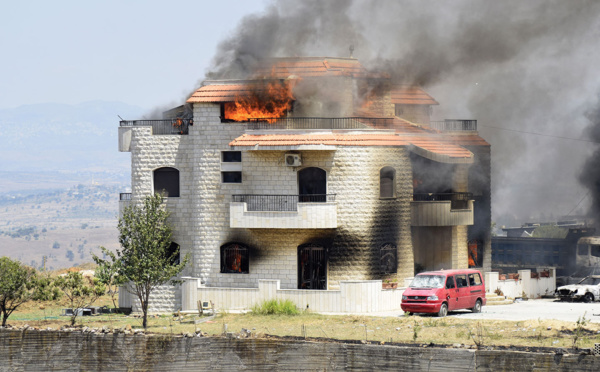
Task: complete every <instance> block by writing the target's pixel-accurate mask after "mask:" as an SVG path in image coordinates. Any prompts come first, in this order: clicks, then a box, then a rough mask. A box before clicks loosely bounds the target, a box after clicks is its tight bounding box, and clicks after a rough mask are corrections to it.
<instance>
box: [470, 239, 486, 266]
mask: <svg viewBox="0 0 600 372" xmlns="http://www.w3.org/2000/svg"><path fill="white" fill-rule="evenodd" d="M467 248H468V253H469V268H471V267H482V266H483V242H482V241H481V240H471V241H469V243H468V244H467Z"/></svg>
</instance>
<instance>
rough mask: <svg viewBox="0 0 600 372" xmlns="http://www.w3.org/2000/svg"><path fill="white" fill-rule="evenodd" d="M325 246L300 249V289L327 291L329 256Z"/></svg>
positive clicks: (315, 245)
mask: <svg viewBox="0 0 600 372" xmlns="http://www.w3.org/2000/svg"><path fill="white" fill-rule="evenodd" d="M326 253H327V252H326V250H325V248H324V247H323V246H320V245H317V244H305V245H301V246H300V247H298V288H299V289H327V254H326Z"/></svg>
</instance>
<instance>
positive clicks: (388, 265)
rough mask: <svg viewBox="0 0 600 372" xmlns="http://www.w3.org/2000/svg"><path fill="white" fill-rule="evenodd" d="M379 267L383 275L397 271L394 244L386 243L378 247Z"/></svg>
mask: <svg viewBox="0 0 600 372" xmlns="http://www.w3.org/2000/svg"><path fill="white" fill-rule="evenodd" d="M379 267H380V269H381V273H382V274H384V275H385V274H395V273H396V272H398V249H397V248H396V245H394V244H391V243H386V244H384V245H382V246H381V247H379Z"/></svg>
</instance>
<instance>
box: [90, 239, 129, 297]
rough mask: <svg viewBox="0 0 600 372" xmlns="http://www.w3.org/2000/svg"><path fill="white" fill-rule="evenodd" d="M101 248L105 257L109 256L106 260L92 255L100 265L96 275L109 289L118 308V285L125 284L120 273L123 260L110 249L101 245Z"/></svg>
mask: <svg viewBox="0 0 600 372" xmlns="http://www.w3.org/2000/svg"><path fill="white" fill-rule="evenodd" d="M100 249H101V250H102V253H103V257H108V259H107V260H104V259H102V258H100V257H98V256H96V255H95V254H94V255H92V258H93V259H94V262H95V263H96V264H97V265H98V267H97V268H96V273H95V276H96V278H98V279H99V280H100V282H101V283H102V284H104V285H106V289H107V290H108V294H109V295H110V298H111V300H112V303H113V307H115V308H116V307H117V303H116V295H117V287H118V286H120V285H122V284H125V283H124V282H123V280H122V278H121V277H120V276H119V273H118V271H119V265H120V264H121V261H120V260H118V259H117V257H116V255H115V254H114V253H113V252H111V251H109V250H108V249H106V248H104V247H100Z"/></svg>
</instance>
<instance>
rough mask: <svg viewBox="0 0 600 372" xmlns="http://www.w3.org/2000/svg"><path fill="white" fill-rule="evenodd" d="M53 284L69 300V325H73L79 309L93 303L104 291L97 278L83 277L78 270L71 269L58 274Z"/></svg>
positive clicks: (104, 288)
mask: <svg viewBox="0 0 600 372" xmlns="http://www.w3.org/2000/svg"><path fill="white" fill-rule="evenodd" d="M54 285H55V286H56V287H58V288H59V289H60V290H61V291H62V292H63V293H64V295H65V296H66V297H67V299H68V300H69V304H70V306H71V309H72V310H73V314H72V315H71V325H75V320H76V319H77V315H78V313H79V311H80V310H81V309H84V308H86V307H88V306H90V305H91V304H93V303H94V301H96V300H97V299H98V297H100V296H102V295H103V294H104V292H105V291H106V287H105V286H104V284H102V283H100V281H99V280H98V279H97V278H89V277H84V276H83V275H82V274H81V273H80V272H78V271H71V272H69V273H67V274H66V275H64V276H59V277H58V278H56V280H55V281H54Z"/></svg>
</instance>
